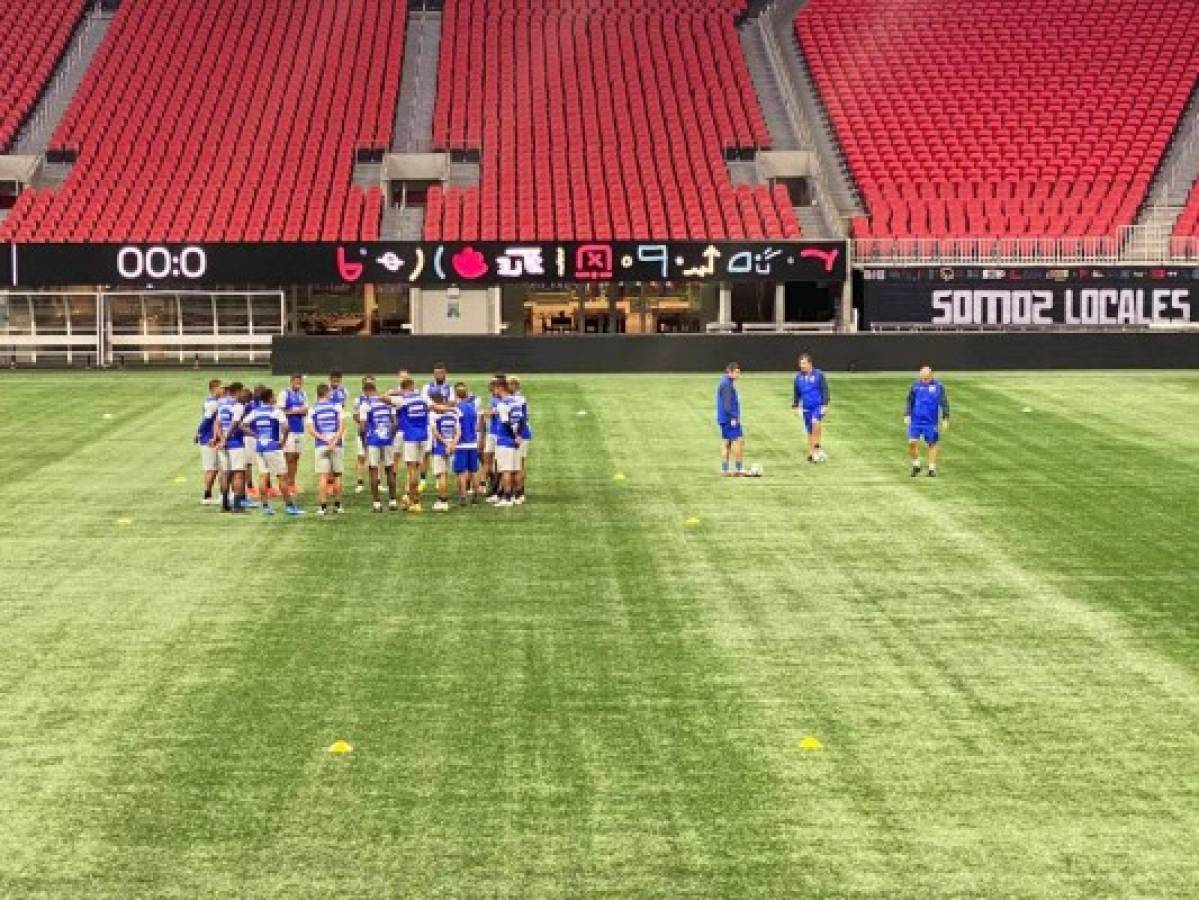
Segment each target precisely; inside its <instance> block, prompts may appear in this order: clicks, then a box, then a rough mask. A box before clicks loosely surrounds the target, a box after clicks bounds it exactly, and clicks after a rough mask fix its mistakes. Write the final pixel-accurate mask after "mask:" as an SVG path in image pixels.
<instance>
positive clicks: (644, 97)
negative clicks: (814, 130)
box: [425, 0, 799, 240]
mask: <svg viewBox="0 0 1199 900" xmlns="http://www.w3.org/2000/svg"><path fill="white" fill-rule="evenodd" d="M744 5H745V4H744V0H652V2H651V0H608V2H606V3H604V4H596V3H593V2H590V0H536V2H533V0H515V2H513V0H449V2H447V3H446V7H445V18H444V22H443V40H442V45H441V47H442V49H441V58H440V63H439V64H440V70H439V80H438V96H437V105H436V109H435V115H434V143H435V146H437V147H438V148H439V149H442V150H450V151H455V150H458V151H462V150H477V151H478V152H479V154H480V160H481V164H480V183H479V188H478V189H462V188H457V187H450V188H447V189H445V190H444V191H441V190H437V191H434V192H432V194H431V196H430V205H429V209H428V211H427V215H426V228H425V234H426V237H427V238H428V239H430V240H457V239H459V238H463V239H470V240H488V239H499V240H516V239H527V240H534V239H537V240H553V239H559V240H572V239H578V240H585V239H590V238H606V239H630V238H634V239H635V238H650V237H670V238H675V239H688V238H691V239H725V238H743V237H753V238H782V237H794V236H797V235H798V234H799V223H798V222H797V221H796V218H795V215H794V210H793V208H792V205H791V201H790V200H789V199H788V197H787V194H786V191H784V190H781V189H780V190H776V191H771V189H769V188H767V187H758V188H744V189H738V188H734V187H733V185H732V183H731V182H730V180H729V176H728V170H727V167H726V163H725V151H726V150H728V149H750V148H764V147H768V146H769V141H770V135H769V131H768V130H767V128H766V124H765V121H764V119H763V117H762V113H761V109H760V108H759V106H758V102H757V97H756V95H755V93H754V87H753V82H752V80H751V79H750V76H749V72H748V69H747V68H746V66H745V61H744V57H743V55H742V52H741V47H740V44H739V42H738V39H737V32H736V27H735V23H734V16H735V14H736V13H737V12H739V11H741V10H742V9H743V8H744Z"/></svg>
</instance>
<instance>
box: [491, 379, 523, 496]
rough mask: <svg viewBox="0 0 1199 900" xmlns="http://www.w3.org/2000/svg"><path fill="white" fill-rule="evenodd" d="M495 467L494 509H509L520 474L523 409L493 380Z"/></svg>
mask: <svg viewBox="0 0 1199 900" xmlns="http://www.w3.org/2000/svg"><path fill="white" fill-rule="evenodd" d="M496 397H497V399H498V401H499V402H498V403H497V404H496V407H495V420H496V423H497V425H496V437H495V463H496V468H497V469H498V470H499V473H500V486H499V499H498V500H497V501H496V503H495V505H496V506H497V507H511V506H513V505H515V504H514V503H513V500H514V499H515V493H516V476H517V474H518V473H519V472H520V445H521V443H522V441H521V437H520V426H521V422H522V420H523V416H524V408H523V407H522V406H521V404H520V403H519V402H517V401H515V400H514V399H513V398H512V394H511V392H510V391H509V389H508V381H507V379H504V380H502V381H501V380H499V379H497V380H496Z"/></svg>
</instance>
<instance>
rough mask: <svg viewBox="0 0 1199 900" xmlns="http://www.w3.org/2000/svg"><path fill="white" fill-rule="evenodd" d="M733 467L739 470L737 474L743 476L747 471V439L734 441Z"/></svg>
mask: <svg viewBox="0 0 1199 900" xmlns="http://www.w3.org/2000/svg"><path fill="white" fill-rule="evenodd" d="M733 465H734V466H735V467H736V469H737V471H736V474H737V475H741V474H742V472H743V471H744V469H745V438H737V440H735V441H733Z"/></svg>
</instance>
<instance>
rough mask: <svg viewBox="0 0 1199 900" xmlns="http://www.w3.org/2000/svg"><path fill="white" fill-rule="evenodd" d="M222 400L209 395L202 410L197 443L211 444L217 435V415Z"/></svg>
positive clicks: (197, 430)
mask: <svg viewBox="0 0 1199 900" xmlns="http://www.w3.org/2000/svg"><path fill="white" fill-rule="evenodd" d="M220 406H221V401H220V400H218V399H217V398H216V397H213V396H211V395H210V396H209V397H208V399H207V400H205V401H204V406H203V407H202V408H201V410H200V425H199V427H198V428H196V443H199V444H211V443H212V439H213V437H215V435H216V417H217V412H218V410H219V409H220Z"/></svg>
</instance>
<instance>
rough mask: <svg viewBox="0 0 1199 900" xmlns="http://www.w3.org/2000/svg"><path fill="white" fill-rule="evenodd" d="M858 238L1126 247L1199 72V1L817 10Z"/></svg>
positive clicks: (809, 17) (837, 0)
mask: <svg viewBox="0 0 1199 900" xmlns="http://www.w3.org/2000/svg"><path fill="white" fill-rule="evenodd" d="M795 27H796V32H797V35H798V38H799V41H800V45H801V47H802V49H803V51H804V54H805V56H806V58H807V61H808V64H809V66H810V68H811V71H812V74H813V77H814V80H815V82H816V85H817V87H818V90H819V92H820V94H821V96H822V99H823V101H824V104H825V106H826V109H827V112H828V116H829V119H830V121H831V123H832V125H833V128H834V130H835V133H836V136H837V138H838V139H839V141H840V143H841V146H842V148H843V150H844V152H845V155H846V157H847V159H848V162H849V166H850V170H851V173H852V175H853V177H854V178H855V180H856V182H857V185H858V188H859V190H860V192H861V194H862V197H863V200H864V202H865V204H866V207H867V209H868V212H869V216H868V217H864V218H861V219H859V220H857V221H855V223H854V225H853V229H854V235H855V236H857V237H862V238H870V237H882V238H895V237H898V238H909V237H910V238H920V237H947V238H979V237H993V238H994V237H1017V238H1021V237H1029V238H1033V239H1037V238H1050V239H1056V238H1065V239H1067V241H1068V240H1069V239H1071V238H1078V237H1082V236H1102V237H1104V238H1108V239H1114V238H1115V237H1116V235H1117V234H1118V232H1119V229H1120V227H1121V226H1125V225H1129V224H1132V223H1133V221H1134V220H1135V218H1136V215H1137V210H1138V208H1139V207H1140V205H1141V204H1142V202H1143V201H1144V199H1145V196H1146V193H1147V190H1148V187H1149V185H1150V182H1151V181H1152V179H1153V176H1154V173H1155V171H1156V169H1157V167H1158V165H1159V163H1160V161H1161V158H1162V155H1163V152H1164V150H1165V149H1166V147H1167V145H1168V143H1169V141H1170V138H1171V135H1172V133H1173V132H1174V130H1175V127H1176V125H1177V123H1178V121H1179V117H1180V116H1181V114H1182V112H1183V109H1184V107H1185V105H1186V103H1187V99H1188V97H1189V95H1190V92H1191V89H1192V87H1193V86H1194V84H1195V78H1196V72H1197V71H1199V14H1197V11H1196V6H1195V2H1194V0H1102V2H1096V0H1052V2H1046V0H943V2H938V3H929V2H927V0H812V2H811V3H810V4H809V5H808V6H807V7H806V8H805V9H804V10H803V11H802V12H801V13H800V14H799V16H798V18H797V20H796V23H795Z"/></svg>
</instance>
